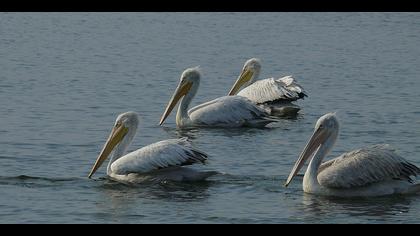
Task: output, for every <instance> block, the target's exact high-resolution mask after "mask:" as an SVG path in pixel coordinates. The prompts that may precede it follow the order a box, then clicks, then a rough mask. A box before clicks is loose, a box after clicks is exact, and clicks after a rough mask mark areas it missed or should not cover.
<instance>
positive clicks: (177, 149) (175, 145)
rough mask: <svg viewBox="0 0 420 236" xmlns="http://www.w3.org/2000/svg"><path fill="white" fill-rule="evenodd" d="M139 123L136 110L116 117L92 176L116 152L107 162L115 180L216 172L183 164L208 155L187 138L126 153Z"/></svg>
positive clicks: (183, 177) (181, 177)
mask: <svg viewBox="0 0 420 236" xmlns="http://www.w3.org/2000/svg"><path fill="white" fill-rule="evenodd" d="M137 126H138V115H137V113H135V112H126V113H122V114H120V115H119V116H118V117H117V120H116V121H115V125H114V128H113V129H112V131H111V134H110V136H109V138H108V140H107V142H106V143H105V145H104V147H103V149H102V151H101V152H100V154H99V156H98V158H97V160H96V162H95V165H94V166H93V168H92V170H91V171H90V174H89V176H88V177H89V178H91V177H92V175H93V174H94V173H95V172H96V170H97V169H98V168H99V167H100V166H101V165H102V163H103V162H104V161H105V160H106V159H107V157H108V156H109V155H110V154H111V152H112V151H114V153H113V155H112V157H111V161H110V162H109V163H108V167H107V174H108V176H110V177H111V178H113V179H116V180H120V181H127V182H137V180H139V179H141V178H140V177H144V176H145V175H147V176H152V177H154V178H157V179H159V180H174V181H195V180H203V179H206V178H207V177H209V176H211V175H213V174H215V173H216V172H214V171H202V172H200V171H197V170H194V169H191V168H186V167H184V166H185V165H191V164H195V163H203V164H204V163H205V161H206V160H207V155H206V154H205V153H204V152H202V151H200V150H198V149H196V148H194V147H192V146H191V144H190V143H189V142H188V140H187V139H186V138H181V139H168V140H163V141H160V142H156V143H153V144H150V145H148V146H145V147H142V148H140V149H137V150H136V151H133V152H130V153H127V154H126V150H127V148H128V146H129V145H130V143H131V142H132V140H133V138H134V136H135V134H136V131H137Z"/></svg>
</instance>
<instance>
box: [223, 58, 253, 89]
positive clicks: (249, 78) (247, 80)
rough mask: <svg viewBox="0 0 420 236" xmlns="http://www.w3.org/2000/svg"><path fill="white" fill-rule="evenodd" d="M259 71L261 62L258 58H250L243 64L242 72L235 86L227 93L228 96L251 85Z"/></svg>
mask: <svg viewBox="0 0 420 236" xmlns="http://www.w3.org/2000/svg"><path fill="white" fill-rule="evenodd" d="M260 71H261V60H260V59H258V58H251V59H249V60H248V61H246V62H245V65H244V67H243V68H242V72H241V74H240V75H239V77H238V79H237V80H236V82H235V84H234V85H233V87H232V88H231V89H230V91H229V94H228V95H229V96H231V95H235V94H237V93H238V91H239V89H240V88H241V87H246V86H248V85H250V84H252V83H253V82H254V80H255V78H257V77H258V75H259V74H260Z"/></svg>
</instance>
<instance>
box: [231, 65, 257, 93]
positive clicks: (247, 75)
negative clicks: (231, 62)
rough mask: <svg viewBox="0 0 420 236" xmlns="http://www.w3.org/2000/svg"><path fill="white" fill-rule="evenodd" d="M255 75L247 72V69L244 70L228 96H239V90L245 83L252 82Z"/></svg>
mask: <svg viewBox="0 0 420 236" xmlns="http://www.w3.org/2000/svg"><path fill="white" fill-rule="evenodd" d="M253 74H254V73H253V72H252V71H250V70H247V69H245V70H242V73H241V74H240V75H239V77H238V79H237V80H236V82H235V84H234V85H233V87H232V88H231V89H230V91H229V94H228V96H231V95H235V94H237V93H238V91H239V89H240V88H241V87H242V85H244V84H245V83H247V82H249V81H250V80H251V78H252V75H253Z"/></svg>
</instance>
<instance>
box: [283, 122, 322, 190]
mask: <svg viewBox="0 0 420 236" xmlns="http://www.w3.org/2000/svg"><path fill="white" fill-rule="evenodd" d="M326 138H327V132H326V130H325V129H323V128H318V129H317V130H316V131H315V132H314V133H313V134H312V136H311V138H310V139H309V141H308V143H307V144H306V146H305V148H304V149H303V151H302V153H301V154H300V156H299V159H298V160H297V161H296V163H295V166H293V169H292V171H291V172H290V175H289V177H288V178H287V181H286V184H285V185H284V186H285V187H287V186H288V185H289V183H290V182H291V181H292V179H293V177H295V176H296V175H297V173H298V172H299V170H300V169H301V168H302V166H303V165H304V164H305V162H306V160H308V159H309V158H310V157H311V156H313V154H314V153H315V152H316V151H317V150H318V148H319V147H320V146H321V145H322V143H323V142H324V141H325V139H326Z"/></svg>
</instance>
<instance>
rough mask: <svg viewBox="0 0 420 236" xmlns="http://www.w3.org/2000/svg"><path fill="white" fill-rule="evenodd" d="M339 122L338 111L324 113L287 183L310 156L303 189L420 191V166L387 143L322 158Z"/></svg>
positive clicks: (350, 193) (354, 193)
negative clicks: (328, 158) (419, 181)
mask: <svg viewBox="0 0 420 236" xmlns="http://www.w3.org/2000/svg"><path fill="white" fill-rule="evenodd" d="M338 129H339V124H338V120H337V117H336V116H335V113H328V114H325V115H323V116H322V117H321V118H319V120H318V121H317V123H316V125H315V131H314V133H313V135H312V137H311V138H310V140H309V141H308V143H307V144H306V146H305V148H304V149H303V151H302V153H301V154H300V156H299V159H298V160H297V162H296V164H295V166H294V167H293V169H292V172H291V173H290V175H289V177H288V179H287V181H286V184H285V186H286V187H287V185H288V184H289V183H290V181H291V180H292V179H293V177H294V176H296V174H297V173H298V172H299V170H300V169H301V168H302V166H303V165H304V163H305V161H306V160H307V159H310V157H311V156H312V158H311V161H310V162H309V165H308V168H307V170H306V172H305V175H304V177H303V191H304V192H307V193H312V194H316V195H327V196H338V197H364V196H382V195H389V194H405V193H414V192H417V191H420V184H418V183H415V182H416V179H415V178H414V177H415V176H417V175H418V174H420V169H419V168H418V167H417V166H415V165H414V164H411V163H410V162H408V161H407V160H405V159H404V158H402V157H401V156H399V155H397V154H396V153H395V151H394V150H393V149H391V148H390V147H389V145H387V144H377V145H372V146H368V147H365V148H361V149H357V150H354V151H351V152H348V153H344V154H342V155H341V156H339V157H337V158H334V159H332V160H330V161H327V162H325V163H323V164H322V165H321V161H322V159H323V158H324V157H325V156H326V155H327V154H328V153H329V152H330V150H331V149H332V147H333V145H334V143H335V141H336V139H337V136H338Z"/></svg>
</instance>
